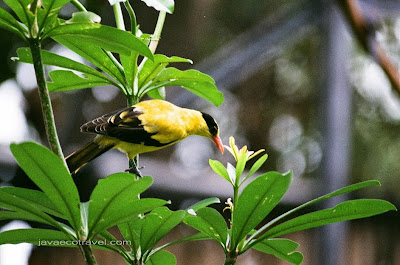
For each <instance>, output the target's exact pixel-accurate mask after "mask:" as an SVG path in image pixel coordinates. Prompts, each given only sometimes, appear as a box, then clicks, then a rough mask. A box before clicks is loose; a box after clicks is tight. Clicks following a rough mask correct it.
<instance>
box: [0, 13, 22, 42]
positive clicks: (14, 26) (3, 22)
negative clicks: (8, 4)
mask: <svg viewBox="0 0 400 265" xmlns="http://www.w3.org/2000/svg"><path fill="white" fill-rule="evenodd" d="M0 28H3V29H5V30H8V31H11V32H13V33H14V34H17V35H18V36H20V37H21V38H23V39H25V35H26V34H27V32H28V31H27V30H26V28H24V27H22V26H21V25H20V24H19V23H18V22H17V20H15V18H14V17H13V16H12V15H11V14H10V13H8V12H7V11H6V10H4V9H3V8H0Z"/></svg>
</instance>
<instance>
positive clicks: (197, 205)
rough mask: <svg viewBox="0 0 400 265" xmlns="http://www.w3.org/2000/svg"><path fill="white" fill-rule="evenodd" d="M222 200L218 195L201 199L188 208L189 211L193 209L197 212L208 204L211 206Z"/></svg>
mask: <svg viewBox="0 0 400 265" xmlns="http://www.w3.org/2000/svg"><path fill="white" fill-rule="evenodd" d="M220 202H221V201H220V199H219V198H217V197H213V198H207V199H204V200H201V201H199V202H197V203H195V204H193V205H192V206H190V207H189V208H188V209H187V211H189V210H192V211H194V212H197V211H198V210H200V209H202V208H204V207H207V206H209V205H211V204H214V203H220Z"/></svg>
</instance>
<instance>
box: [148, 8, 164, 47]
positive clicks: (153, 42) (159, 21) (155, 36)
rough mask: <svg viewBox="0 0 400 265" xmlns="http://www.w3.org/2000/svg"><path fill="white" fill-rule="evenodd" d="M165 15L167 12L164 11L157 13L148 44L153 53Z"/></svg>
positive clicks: (158, 40)
mask: <svg viewBox="0 0 400 265" xmlns="http://www.w3.org/2000/svg"><path fill="white" fill-rule="evenodd" d="M166 15H167V13H166V12H165V11H160V13H159V14H158V19H157V24H156V28H155V29H154V33H153V35H152V36H151V41H150V44H149V49H150V51H151V52H152V53H153V54H154V53H155V52H156V49H157V46H158V43H159V42H160V37H161V32H162V29H163V27H164V22H165V17H166Z"/></svg>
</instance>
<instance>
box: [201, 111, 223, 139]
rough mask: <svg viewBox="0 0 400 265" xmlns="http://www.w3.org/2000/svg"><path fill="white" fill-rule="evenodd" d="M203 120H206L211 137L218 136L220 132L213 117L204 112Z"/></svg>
mask: <svg viewBox="0 0 400 265" xmlns="http://www.w3.org/2000/svg"><path fill="white" fill-rule="evenodd" d="M201 114H202V115H203V119H204V120H205V122H206V124H207V127H208V130H209V131H210V134H211V136H217V135H218V132H219V128H218V124H217V122H216V121H215V120H214V118H213V117H211V116H210V115H208V114H207V113H204V112H202V113H201Z"/></svg>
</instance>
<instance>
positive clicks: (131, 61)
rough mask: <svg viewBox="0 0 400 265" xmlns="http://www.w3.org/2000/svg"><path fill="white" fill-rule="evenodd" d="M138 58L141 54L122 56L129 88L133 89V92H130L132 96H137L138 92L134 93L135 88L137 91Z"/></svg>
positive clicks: (134, 53)
mask: <svg viewBox="0 0 400 265" xmlns="http://www.w3.org/2000/svg"><path fill="white" fill-rule="evenodd" d="M138 57H139V54H138V53H137V52H132V53H131V55H129V56H127V55H123V54H122V55H120V59H121V64H122V65H123V68H124V74H125V78H126V83H127V84H128V87H129V88H131V91H129V94H130V95H134V94H137V91H133V88H134V87H136V89H137V71H138V66H137V61H138ZM146 61H149V60H146ZM135 83H136V84H135Z"/></svg>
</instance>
